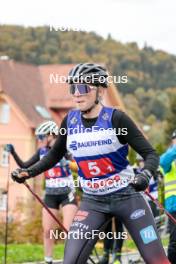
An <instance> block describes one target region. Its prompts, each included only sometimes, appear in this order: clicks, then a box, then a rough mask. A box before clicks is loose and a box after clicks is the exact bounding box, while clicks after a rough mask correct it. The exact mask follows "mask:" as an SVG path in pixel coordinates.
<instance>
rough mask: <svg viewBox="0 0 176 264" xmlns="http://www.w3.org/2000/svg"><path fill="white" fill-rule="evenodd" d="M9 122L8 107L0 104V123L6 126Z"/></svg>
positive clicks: (5, 104)
mask: <svg viewBox="0 0 176 264" xmlns="http://www.w3.org/2000/svg"><path fill="white" fill-rule="evenodd" d="M9 120H10V106H9V105H8V104H7V103H2V102H0V123H2V124H8V123H9Z"/></svg>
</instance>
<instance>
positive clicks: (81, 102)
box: [72, 86, 103, 111]
mask: <svg viewBox="0 0 176 264" xmlns="http://www.w3.org/2000/svg"><path fill="white" fill-rule="evenodd" d="M90 88H91V89H90V91H89V92H88V93H85V94H81V93H80V92H79V91H78V90H77V89H76V90H75V93H74V94H72V97H73V101H74V103H75V104H76V107H77V108H78V109H79V110H81V111H86V110H87V109H89V108H90V107H91V106H92V105H93V104H94V103H95V101H96V96H97V89H98V88H97V87H95V86H90ZM102 93H103V92H102V88H99V89H98V96H101V95H102Z"/></svg>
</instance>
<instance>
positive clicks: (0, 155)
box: [0, 147, 9, 167]
mask: <svg viewBox="0 0 176 264" xmlns="http://www.w3.org/2000/svg"><path fill="white" fill-rule="evenodd" d="M8 164H9V152H7V151H6V150H4V147H0V165H1V166H3V167H7V166H8Z"/></svg>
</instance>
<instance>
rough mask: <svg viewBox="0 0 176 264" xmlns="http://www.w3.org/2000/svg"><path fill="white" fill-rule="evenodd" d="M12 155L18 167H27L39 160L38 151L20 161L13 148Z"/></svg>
mask: <svg viewBox="0 0 176 264" xmlns="http://www.w3.org/2000/svg"><path fill="white" fill-rule="evenodd" d="M12 156H13V158H14V160H15V161H16V163H17V164H18V166H19V167H20V168H28V167H30V166H31V165H33V164H35V163H36V162H37V161H39V159H40V157H39V151H37V152H36V153H35V154H34V155H33V156H32V157H31V158H30V159H29V160H27V161H22V159H21V158H20V157H19V155H18V154H17V152H16V151H15V150H14V151H13V153H12Z"/></svg>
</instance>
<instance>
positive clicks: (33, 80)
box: [0, 60, 46, 127]
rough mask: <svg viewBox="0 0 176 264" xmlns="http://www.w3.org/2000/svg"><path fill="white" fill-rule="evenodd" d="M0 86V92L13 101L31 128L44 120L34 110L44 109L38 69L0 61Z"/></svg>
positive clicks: (43, 97)
mask: <svg viewBox="0 0 176 264" xmlns="http://www.w3.org/2000/svg"><path fill="white" fill-rule="evenodd" d="M0 84H1V86H0V87H1V91H3V92H4V93H5V94H7V95H8V96H9V97H11V98H12V99H13V101H14V102H15V103H16V104H17V105H18V107H19V108H20V110H21V111H22V112H23V113H24V114H25V116H26V117H27V118H28V120H29V121H30V124H31V125H32V127H36V126H37V125H38V124H39V123H41V122H42V121H43V120H44V118H43V117H42V116H41V115H40V114H39V113H38V112H37V111H36V109H35V107H36V106H37V105H40V106H42V107H45V108H46V103H45V95H44V91H43V87H42V82H41V79H40V74H39V69H38V67H36V66H33V65H29V64H23V63H17V62H15V61H13V60H8V61H1V60H0Z"/></svg>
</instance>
